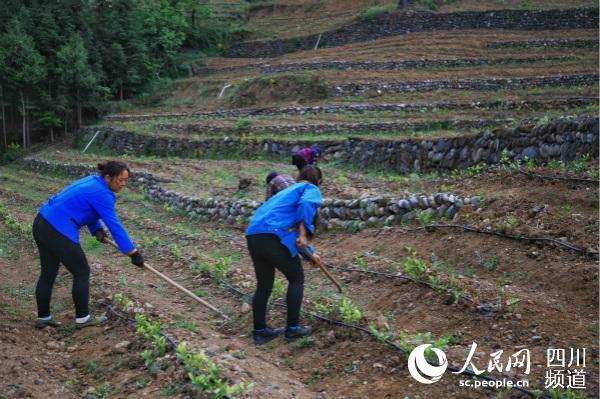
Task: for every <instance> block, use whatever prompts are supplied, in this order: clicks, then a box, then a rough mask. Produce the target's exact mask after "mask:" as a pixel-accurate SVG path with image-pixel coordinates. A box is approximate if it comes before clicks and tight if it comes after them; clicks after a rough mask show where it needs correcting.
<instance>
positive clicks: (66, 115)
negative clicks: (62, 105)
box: [65, 112, 68, 137]
mask: <svg viewBox="0 0 600 399" xmlns="http://www.w3.org/2000/svg"><path fill="white" fill-rule="evenodd" d="M67 117H68V114H67V113H66V112H65V137H66V136H67Z"/></svg>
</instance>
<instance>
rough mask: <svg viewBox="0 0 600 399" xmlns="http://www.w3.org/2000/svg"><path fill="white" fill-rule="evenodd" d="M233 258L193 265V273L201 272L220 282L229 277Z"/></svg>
mask: <svg viewBox="0 0 600 399" xmlns="http://www.w3.org/2000/svg"><path fill="white" fill-rule="evenodd" d="M232 263H233V258H232V257H231V256H222V257H219V258H217V259H215V260H214V261H213V262H212V263H211V262H200V263H198V264H193V265H192V271H201V272H203V273H205V274H208V275H210V276H212V277H214V278H216V279H218V280H222V279H224V278H225V277H227V274H228V273H229V269H230V266H231V264H232Z"/></svg>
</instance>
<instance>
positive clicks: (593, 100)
mask: <svg viewBox="0 0 600 399" xmlns="http://www.w3.org/2000/svg"><path fill="white" fill-rule="evenodd" d="M590 104H598V98H597V97H569V98H551V99H549V100H519V101H482V102H480V101H477V102H470V103H465V102H455V101H451V102H437V103H432V104H327V105H314V106H305V107H262V108H236V109H228V110H222V111H204V112H203V111H198V112H178V113H164V114H141V115H109V116H106V117H105V118H104V119H105V120H109V121H141V120H151V119H158V118H172V119H178V118H218V117H223V118H227V117H247V116H274V115H305V114H321V113H325V114H335V113H344V112H378V111H382V112H427V111H434V110H439V109H445V110H467V109H472V110H481V109H486V110H514V109H518V110H522V109H555V108H564V107H580V106H585V105H590Z"/></svg>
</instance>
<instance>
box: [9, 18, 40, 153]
mask: <svg viewBox="0 0 600 399" xmlns="http://www.w3.org/2000/svg"><path fill="white" fill-rule="evenodd" d="M0 48H2V58H3V61H2V63H0V67H1V68H2V70H1V71H0V75H2V76H5V79H6V81H7V85H8V86H12V87H13V88H14V90H15V91H16V92H18V95H19V98H18V100H19V103H20V112H21V117H22V135H23V148H27V147H28V146H29V144H30V141H31V140H30V126H31V121H30V118H29V114H30V109H31V104H30V98H31V95H32V94H33V92H34V88H35V85H36V84H37V83H39V82H40V81H42V80H43V79H44V78H45V77H46V66H45V64H44V58H43V57H42V56H41V54H40V53H39V52H38V51H37V49H36V48H35V44H34V42H33V38H32V37H31V36H29V35H28V34H27V33H26V32H25V31H24V30H23V28H22V24H21V21H20V20H19V19H18V18H13V19H12V20H11V22H10V23H9V26H8V29H7V32H6V33H5V34H4V35H2V37H0Z"/></svg>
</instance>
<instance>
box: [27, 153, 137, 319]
mask: <svg viewBox="0 0 600 399" xmlns="http://www.w3.org/2000/svg"><path fill="white" fill-rule="evenodd" d="M98 169H99V170H100V175H99V176H88V177H84V178H83V179H80V180H77V181H76V182H74V183H73V184H71V185H70V186H69V187H67V188H66V189H65V190H63V191H62V192H60V193H59V194H57V195H55V196H53V197H52V198H50V199H49V200H48V202H47V203H46V204H44V205H43V206H42V207H41V208H40V211H39V213H38V215H37V216H36V218H35V220H34V222H33V238H34V239H35V242H36V244H37V247H38V250H39V253H40V263H41V265H42V268H41V273H40V278H39V280H38V282H37V286H36V290H35V298H36V301H37V307H38V319H37V320H36V322H35V327H36V328H44V327H46V326H50V327H59V326H60V325H61V323H59V322H57V321H55V320H54V319H53V318H52V315H50V298H51V296H52V287H53V286H54V280H55V279H56V275H57V273H58V268H59V264H60V263H62V264H64V265H65V267H66V268H67V270H69V272H70V273H71V274H72V275H73V289H72V296H73V302H74V303H75V326H76V327H77V328H83V327H88V326H94V325H98V324H101V323H103V322H105V321H106V317H104V316H102V317H100V316H94V317H92V316H90V314H89V310H88V302H89V290H90V267H89V265H88V262H87V259H86V257H85V254H84V253H83V250H82V249H81V245H80V244H79V230H80V229H81V228H82V227H83V226H86V227H87V228H88V230H89V232H90V233H91V234H92V235H94V236H96V239H97V240H98V241H100V242H103V241H104V239H105V238H106V232H105V231H104V229H103V227H102V224H100V221H99V219H102V220H103V221H104V224H105V225H106V227H108V230H110V233H111V234H112V236H113V237H114V239H115V241H116V242H117V244H118V245H119V248H120V249H121V251H123V253H125V254H127V255H129V256H131V263H133V264H134V265H136V266H139V267H144V258H143V257H142V255H141V254H140V253H139V252H138V251H137V249H136V248H135V245H134V244H133V242H132V241H131V239H130V238H129V235H128V234H127V231H125V229H124V228H123V226H122V225H121V221H120V220H119V217H118V216H117V213H116V211H115V202H116V195H115V193H118V192H120V191H121V190H122V189H123V188H124V187H125V185H126V184H127V180H128V179H129V168H128V167H127V165H126V164H125V163H123V162H119V161H110V162H107V163H104V164H99V165H98Z"/></svg>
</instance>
